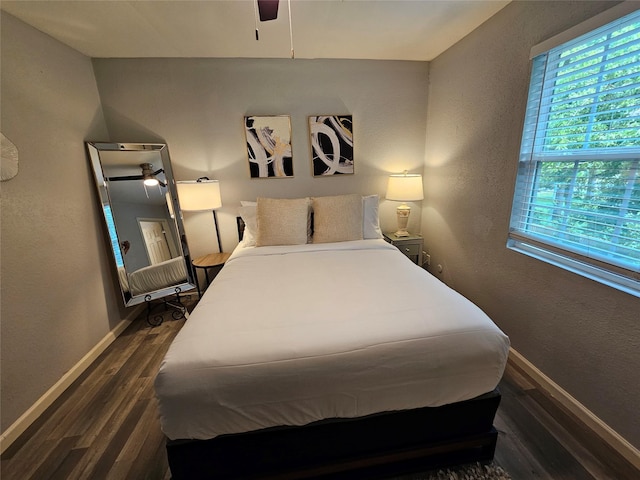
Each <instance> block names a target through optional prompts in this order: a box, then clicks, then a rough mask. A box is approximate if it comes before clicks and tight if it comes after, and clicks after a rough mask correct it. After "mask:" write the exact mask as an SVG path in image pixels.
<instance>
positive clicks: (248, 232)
mask: <svg viewBox="0 0 640 480" xmlns="http://www.w3.org/2000/svg"><path fill="white" fill-rule="evenodd" d="M245 203H250V202H240V204H241V205H242V207H240V208H238V215H240V218H242V221H243V222H244V235H243V236H242V242H243V244H244V246H245V247H253V246H255V244H256V236H257V235H258V219H257V212H256V209H257V208H258V207H257V204H256V202H252V203H254V205H245Z"/></svg>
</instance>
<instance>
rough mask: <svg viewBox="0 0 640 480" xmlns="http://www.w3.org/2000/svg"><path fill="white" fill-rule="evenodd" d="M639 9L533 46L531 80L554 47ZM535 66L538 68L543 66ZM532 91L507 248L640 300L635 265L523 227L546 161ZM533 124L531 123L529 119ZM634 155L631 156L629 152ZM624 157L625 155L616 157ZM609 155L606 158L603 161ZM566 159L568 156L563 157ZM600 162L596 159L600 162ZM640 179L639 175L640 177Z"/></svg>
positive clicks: (629, 6) (617, 10)
mask: <svg viewBox="0 0 640 480" xmlns="http://www.w3.org/2000/svg"><path fill="white" fill-rule="evenodd" d="M636 10H638V4H637V3H635V2H624V3H621V4H619V5H617V6H616V7H614V8H611V9H609V10H607V11H605V12H603V13H602V14H600V15H598V16H596V17H594V18H592V19H590V20H588V21H587V22H584V23H582V24H580V25H577V26H576V27H573V28H572V29H570V30H567V31H566V32H563V33H561V34H560V35H557V36H555V37H553V38H551V39H549V40H546V41H545V42H543V43H541V44H539V45H536V46H534V47H533V48H532V49H531V59H532V60H533V69H532V77H533V76H534V75H540V74H542V75H544V74H546V72H542V73H541V68H539V67H540V66H541V63H540V62H543V61H544V60H545V57H546V55H547V52H549V51H550V50H552V49H554V48H555V47H558V46H561V45H564V44H565V43H568V42H571V41H573V40H574V39H577V38H578V37H580V36H582V35H584V34H587V33H590V32H592V31H594V30H596V29H598V28H600V27H602V26H605V25H607V24H609V23H611V22H613V21H616V20H618V19H620V18H622V17H624V16H626V15H628V14H630V13H633V12H635V11H636ZM537 63H540V64H539V65H538V64H537ZM536 83H538V82H535V79H534V78H532V79H531V87H533V86H534V85H535V84H536ZM531 87H530V91H529V98H530V101H529V102H528V104H527V112H526V117H527V118H526V119H525V126H524V132H523V140H522V146H521V156H520V157H521V158H520V161H519V169H518V178H517V184H516V192H515V195H514V203H513V207H512V213H511V225H510V230H509V237H508V241H507V247H508V248H510V249H512V250H515V251H517V252H519V253H522V254H525V255H528V256H531V257H534V258H536V259H538V260H541V261H544V262H547V263H550V264H552V265H555V266H558V267H560V268H563V269H565V270H568V271H571V272H573V273H576V274H579V275H582V276H585V277H587V278H590V279H592V280H595V281H598V282H600V283H603V284H605V285H608V286H610V287H613V288H616V289H619V290H621V291H624V292H627V293H629V294H631V295H634V296H637V297H640V265H635V264H634V265H632V266H631V268H630V269H629V268H626V267H627V266H626V265H625V266H624V267H621V266H619V265H614V264H612V263H609V262H608V261H607V259H606V258H598V257H597V255H588V256H587V255H583V254H581V253H580V252H576V251H575V250H574V251H571V250H570V249H566V248H564V246H563V245H562V241H554V240H553V239H552V238H549V237H542V236H540V235H536V234H529V233H528V232H527V231H526V230H524V229H523V228H521V225H522V224H523V223H526V222H523V221H522V219H523V217H524V216H526V215H528V213H527V210H528V209H529V208H530V206H531V204H530V203H529V200H527V199H528V198H531V196H532V194H533V192H534V188H535V186H534V184H535V180H536V178H537V176H536V169H537V168H538V165H539V164H542V162H543V160H541V159H540V158H532V157H534V156H536V155H534V154H532V152H533V151H534V148H533V145H532V138H533V136H535V135H536V133H532V130H531V129H537V125H540V124H542V123H544V118H543V115H544V109H543V108H540V109H539V104H538V103H537V102H535V101H533V98H534V96H536V97H538V98H539V97H540V90H539V89H538V90H537V91H533V88H531ZM532 118H533V119H535V121H533V122H532V121H531V120H530V119H532ZM630 150H631V151H630ZM619 154H622V155H621V156H618V155H619ZM606 155H607V154H606V153H605V156H606ZM615 155H616V159H617V160H632V159H637V158H640V146H639V148H638V149H636V148H635V147H634V148H632V149H628V148H627V149H625V151H624V152H615ZM565 158H566V157H565ZM571 159H572V160H580V158H578V157H577V156H576V155H574V156H572V157H571ZM599 159H600V157H596V158H595V160H599ZM544 161H548V158H547V159H545V160H544ZM639 175H640V174H639Z"/></svg>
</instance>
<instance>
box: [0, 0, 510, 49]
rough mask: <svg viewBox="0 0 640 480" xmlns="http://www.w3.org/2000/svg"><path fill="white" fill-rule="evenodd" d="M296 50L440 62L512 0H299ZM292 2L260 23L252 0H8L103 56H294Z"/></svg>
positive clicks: (7, 6) (32, 20) (63, 37)
mask: <svg viewBox="0 0 640 480" xmlns="http://www.w3.org/2000/svg"><path fill="white" fill-rule="evenodd" d="M290 1H291V25H292V32H293V48H294V52H295V58H350V59H375V60H418V61H428V60H432V59H433V58H435V57H436V56H438V55H439V54H440V53H442V52H443V51H445V50H446V49H447V48H449V47H450V46H451V45H453V44H455V43H456V42H457V41H459V40H460V39H461V38H463V37H464V36H466V35H467V34H468V33H469V32H471V31H472V30H474V29H475V28H476V27H478V26H479V25H480V24H482V23H483V22H484V21H486V20H487V19H488V18H489V17H491V16H492V15H494V14H495V13H496V12H498V11H499V10H500V9H501V8H503V7H504V6H505V5H507V4H508V3H509V0H497V1H484V0H470V1H461V0H437V1H432V0H290ZM288 6H289V3H288V0H280V7H279V11H278V18H277V19H276V20H273V21H269V22H262V23H259V24H258V29H259V32H260V40H259V41H256V39H255V13H254V11H255V9H254V2H253V0H208V1H207V0H204V1H189V0H169V1H160V0H134V1H123V0H118V1H115V0H97V1H96V0H93V1H92V0H82V1H66V0H48V1H31V0H18V1H12V0H1V3H0V8H1V9H2V10H4V11H6V12H8V13H10V14H12V15H14V16H16V17H18V18H19V19H21V20H22V21H24V22H26V23H28V24H30V25H32V26H33V27H35V28H37V29H38V30H41V31H42V32H45V33H47V34H49V35H51V36H52V37H54V38H56V39H58V40H60V41H61V42H63V43H65V44H67V45H69V46H70V47H72V48H74V49H76V50H78V51H80V52H82V53H83V54H85V55H87V56H90V57H96V58H103V57H122V58H141V57H231V58H290V57H291V42H290V36H289V8H288Z"/></svg>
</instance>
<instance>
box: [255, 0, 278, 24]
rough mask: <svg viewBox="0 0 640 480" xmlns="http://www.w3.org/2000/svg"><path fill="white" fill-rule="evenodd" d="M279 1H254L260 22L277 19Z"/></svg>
mask: <svg viewBox="0 0 640 480" xmlns="http://www.w3.org/2000/svg"><path fill="white" fill-rule="evenodd" d="M279 3H280V0H256V4H257V5H258V16H259V18H260V21H261V22H267V21H269V20H275V19H276V18H278V4H279Z"/></svg>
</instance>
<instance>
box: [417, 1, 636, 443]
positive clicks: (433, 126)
mask: <svg viewBox="0 0 640 480" xmlns="http://www.w3.org/2000/svg"><path fill="white" fill-rule="evenodd" d="M612 5H613V3H612V2H513V3H511V4H510V5H508V6H507V7H506V8H505V9H503V10H502V11H500V12H499V13H498V14H497V15H496V16H495V17H493V18H491V19H490V20H489V21H487V22H486V23H485V24H483V25H482V26H481V27H480V28H479V29H477V30H476V31H474V32H472V33H471V34H470V35H468V36H467V37H466V38H464V39H463V40H462V41H461V42H459V43H458V44H456V45H455V46H454V47H452V48H451V49H449V50H448V51H446V52H445V53H444V54H442V55H441V56H439V57H438V58H437V59H435V60H434V61H433V62H432V63H431V65H430V87H429V99H428V102H429V111H428V121H427V147H426V149H427V154H426V163H427V166H426V169H425V174H426V182H425V186H426V193H425V194H426V200H425V201H424V204H425V208H424V210H423V221H422V233H423V234H424V235H425V238H426V244H427V245H428V248H429V249H430V253H431V259H432V265H437V264H441V265H442V266H443V272H442V273H441V274H440V275H439V276H440V278H442V279H443V280H444V281H445V282H447V283H448V284H450V285H452V286H453V287H455V288H456V289H457V290H459V291H460V292H461V293H463V294H464V295H466V296H467V297H468V298H470V299H471V300H473V301H474V302H476V303H477V304H478V305H479V306H480V307H482V308H483V309H484V310H485V311H486V312H487V313H488V314H489V315H490V316H491V317H492V318H493V319H494V320H495V321H496V322H497V323H498V324H499V325H500V327H501V328H502V329H503V330H504V331H505V332H506V333H507V334H508V335H509V336H510V338H511V341H512V344H513V347H514V348H515V349H516V350H518V351H519V352H520V353H522V354H523V355H524V356H525V357H526V358H527V359H528V360H530V361H531V362H532V363H533V364H534V365H536V366H537V367H538V368H539V369H540V370H542V371H543V372H544V373H545V374H547V375H548V376H549V377H551V378H552V379H553V380H554V381H555V382H556V383H558V384H559V385H560V386H562V387H563V388H564V389H566V390H567V391H568V392H569V393H570V394H572V395H573V396H574V397H575V398H577V399H578V400H579V401H580V402H581V403H583V404H584V405H585V406H586V407H587V408H589V409H590V410H592V411H593V412H594V413H595V414H596V415H598V416H599V417H600V418H601V419H603V420H604V421H605V422H607V423H608V424H609V425H610V426H611V427H613V428H614V429H615V430H616V431H618V432H619V433H620V434H622V435H623V436H624V437H625V438H627V439H628V440H629V441H630V442H632V443H634V445H635V446H636V447H640V416H639V415H638V413H637V400H638V398H640V382H638V373H637V372H638V371H639V370H640V299H638V298H636V297H632V296H630V295H627V294H625V293H621V292H619V291H617V290H614V289H612V288H609V287H606V286H603V285H601V284H598V283H596V282H593V281H591V280H588V279H585V278H583V277H580V276H577V275H575V274H572V273H569V272H566V271H564V270H562V269H559V268H557V267H554V266H551V265H548V264H546V263H542V262H540V261H538V260H535V259H532V258H529V257H526V256H524V255H521V254H518V253H515V252H513V251H511V250H507V248H506V247H505V244H506V238H507V232H508V224H509V216H510V212H511V201H512V195H513V189H514V180H515V175H516V166H517V159H518V151H519V146H520V136H521V133H522V124H523V118H524V111H525V104H526V97H527V89H528V82H529V69H530V62H529V50H530V48H531V47H532V46H533V45H535V44H536V43H538V42H540V41H542V40H545V39H547V38H549V37H551V36H553V35H555V34H557V33H559V32H562V31H563V30H565V29H567V28H569V27H571V26H573V25H575V24H577V23H580V22H581V21H583V20H585V19H587V18H589V17H591V16H593V15H595V14H597V13H599V12H600V11H602V10H605V9H606V8H609V7H611V6H612ZM433 270H434V271H435V269H433Z"/></svg>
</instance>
